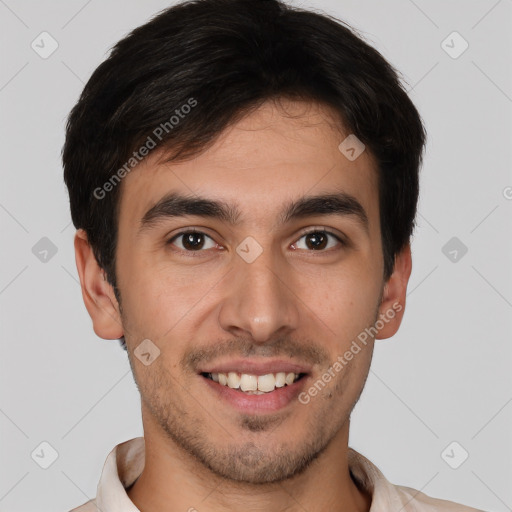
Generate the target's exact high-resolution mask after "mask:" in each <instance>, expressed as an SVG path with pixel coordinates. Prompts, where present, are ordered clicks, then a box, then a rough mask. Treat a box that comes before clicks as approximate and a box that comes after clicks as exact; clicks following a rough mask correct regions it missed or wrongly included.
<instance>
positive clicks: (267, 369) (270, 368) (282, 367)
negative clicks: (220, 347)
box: [199, 359, 311, 375]
mask: <svg viewBox="0 0 512 512" xmlns="http://www.w3.org/2000/svg"><path fill="white" fill-rule="evenodd" d="M310 371H311V367H310V366H308V365H305V364H301V363H294V362H291V361H286V360H284V359H272V360H264V359H263V360H262V359H260V360H257V359H231V360H229V361H224V362H218V363H212V364H211V365H208V366H206V365H205V367H204V368H202V369H200V370H199V373H226V374H227V373H229V372H238V373H246V374H248V375H267V374H268V373H278V372H285V373H297V374H299V373H309V372H310Z"/></svg>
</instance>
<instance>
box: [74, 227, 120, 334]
mask: <svg viewBox="0 0 512 512" xmlns="http://www.w3.org/2000/svg"><path fill="white" fill-rule="evenodd" d="M75 259H76V266H77V269H78V275H79V276H80V285H81V287H82V297H83V299H84V303H85V307H86V308H87V311H88V312H89V316H90V317H91V319H92V323H93V328H94V332H95V333H96V334H97V335H98V336H99V337H100V338H103V339H106V340H114V339H118V338H120V337H121V336H123V326H122V323H121V315H120V312H119V304H118V302H117V299H116V297H115V294H114V289H113V288H112V285H111V284H110V283H109V282H108V281H107V278H106V274H105V271H104V270H103V269H102V268H101V267H100V266H99V265H98V262H97V261H96V257H95V256H94V253H93V250H92V248H91V246H90V245H89V241H88V239H87V233H86V232H85V231H84V230H83V229H79V230H78V231H77V232H76V234H75Z"/></svg>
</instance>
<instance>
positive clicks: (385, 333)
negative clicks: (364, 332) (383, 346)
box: [376, 244, 412, 340]
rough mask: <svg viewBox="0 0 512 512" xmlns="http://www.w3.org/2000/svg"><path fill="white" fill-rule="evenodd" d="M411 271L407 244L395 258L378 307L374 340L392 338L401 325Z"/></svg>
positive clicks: (409, 252) (409, 250) (410, 258)
mask: <svg viewBox="0 0 512 512" xmlns="http://www.w3.org/2000/svg"><path fill="white" fill-rule="evenodd" d="M411 271H412V257H411V247H410V245H409V244H407V245H406V246H405V247H404V248H403V249H402V250H401V251H400V252H399V253H398V254H397V255H396V257H395V266H394V269H393V273H392V274H391V276H390V278H389V279H388V281H387V283H386V285H385V287H384V292H383V294H382V302H381V304H380V307H379V320H381V322H378V326H381V325H382V324H384V325H383V326H382V328H380V327H379V333H378V334H377V335H376V339H380V340H383V339H386V338H390V337H391V336H393V335H394V334H395V333H396V332H397V331H398V328H399V327H400V324H401V323H402V318H403V315H404V312H405V298H406V295H407V283H408V282H409V277H410V275H411Z"/></svg>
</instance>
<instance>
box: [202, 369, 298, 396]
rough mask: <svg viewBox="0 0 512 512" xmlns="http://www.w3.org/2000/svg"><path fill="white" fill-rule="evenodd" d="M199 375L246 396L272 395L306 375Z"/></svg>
mask: <svg viewBox="0 0 512 512" xmlns="http://www.w3.org/2000/svg"><path fill="white" fill-rule="evenodd" d="M201 375H202V376H203V377H205V378H207V379H210V380H213V381H214V382H217V383H218V384H220V385H221V386H225V387H228V388H231V389H234V390H237V391H239V392H241V393H244V394H246V395H263V394H266V393H272V392H273V391H275V390H276V389H279V388H283V387H285V386H291V385H292V384H293V383H295V382H297V381H298V380H300V379H302V378H303V377H305V376H306V373H293V372H288V373H286V372H277V373H268V374H266V375H251V374H248V373H239V372H229V373H206V372H203V373H201Z"/></svg>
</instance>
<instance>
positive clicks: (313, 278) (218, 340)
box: [75, 101, 411, 512]
mask: <svg viewBox="0 0 512 512" xmlns="http://www.w3.org/2000/svg"><path fill="white" fill-rule="evenodd" d="M282 106H285V107H286V108H285V110H283V108H281V107H282ZM288 114H292V115H293V117H291V116H290V115H288ZM339 126H340V124H339V123H337V122H336V118H335V117H334V113H333V112H332V111H330V110H329V109H328V108H327V107H323V106H320V105H317V104H313V103H299V102H292V101H282V102H281V106H279V105H276V104H275V103H274V102H267V103H265V104H264V105H263V106H261V107H260V108H258V109H257V110H256V111H254V112H252V113H251V114H249V115H248V116H246V117H245V118H243V119H242V120H241V121H239V122H237V123H236V124H234V125H232V126H231V127H229V128H228V129H227V130H225V131H224V132H223V133H222V134H221V135H220V137H219V138H218V139H217V140H216V141H215V143H214V144H213V145H212V146H211V147H210V148H209V149H208V150H207V151H205V152H203V153H201V154H200V155H198V156H197V157H196V158H194V159H193V160H189V161H186V162H180V163H165V162H163V158H162V156H163V154H162V152H161V151H159V150H158V149H156V150H154V151H153V152H152V153H151V154H150V155H149V156H148V157H147V158H146V159H145V160H144V161H143V162H142V163H141V164H139V165H138V166H137V168H136V169H135V170H133V171H132V172H131V173H130V174H129V175H127V176H126V177H125V178H124V180H123V182H122V194H121V203H120V215H119V237H118V246H117V268H116V273H117V279H118V287H119V290H120V294H121V299H122V304H121V306H122V309H120V307H119V303H118V302H117V300H116V297H115V295H114V293H113V290H112V287H111V286H110V284H109V283H108V282H107V281H106V279H105V274H104V272H103V270H102V269H101V268H100V267H98V264H97V262H96V260H95V258H94V255H93V254H92V251H91V248H90V246H89V245H88V243H87V236H86V234H85V233H84V232H83V231H82V230H79V231H78V232H77V234H76V237H75V250H76V260H77V266H78V272H79V276H80V281H81V284H82V293H83V297H84V301H85V305H86V307H87V309H88V312H89V314H90V316H91V318H92V320H93V325H94V330H95V332H96V334H97V335H98V336H100V337H101V338H104V339H116V338H119V337H121V336H122V335H124V336H125V340H126V343H127V348H128V353H129V358H130V364H131V366H132V369H133V372H134V377H135V380H136V382H137V385H138V388H139V390H140V393H141V403H142V419H143V426H144V436H145V440H146V464H145V468H144V471H143V473H142V475H141V476H140V477H139V479H138V480H137V482H136V483H135V485H134V486H133V487H132V488H131V489H130V491H129V493H128V494H129V497H130V499H131V500H132V501H133V502H134V503H135V505H136V506H137V507H138V508H139V509H140V510H141V511H142V512H155V511H159V512H171V511H176V510H188V509H189V508H191V507H195V508H196V509H197V510H198V511H200V512H207V511H215V512H219V511H228V510H229V511H242V510H243V511H244V512H246V511H247V510H250V511H259V510H265V511H272V512H278V511H289V512H292V511H303V510H308V511H311V512H313V511H325V510H333V511H340V512H342V511H347V512H348V511H351V512H353V511H368V510H369V508H370V504H371V497H370V496H369V495H368V494H366V493H364V492H362V491H361V490H360V489H358V487H357V485H356V483H355V482H354V481H353V479H352V477H351V475H350V473H349V468H348V460H347V451H348V435H349V424H350V413H351V411H352V409H353V407H354V405H355V404H356V402H357V400H358V399H359V396H360V394H361V392H362V389H363V386H364V384H365V381H366V378H367V375H368V372H369V368H370V363H371V358H372V353H373V347H374V339H371V338H370V339H369V340H368V343H367V345H366V346H362V350H361V351H360V352H359V353H358V354H357V355H355V356H354V358H353V359H352V360H351V361H349V362H348V364H347V365H346V366H344V368H343V370H342V371H340V372H338V373H337V374H336V377H335V378H334V379H333V380H332V381H331V382H330V383H329V384H328V385H327V386H326V387H325V388H324V389H322V390H321V391H320V392H319V393H318V394H317V395H316V396H315V397H313V398H312V399H311V401H310V402H309V403H308V404H307V405H304V404H301V403H299V401H298V400H294V401H292V402H291V403H290V404H288V405H287V406H286V407H284V408H282V409H280V410H278V411H277V412H273V413H265V414H263V413H258V412H257V411H254V412H253V413H248V414H242V413H240V412H238V411H236V410H235V409H233V408H232V406H231V405H230V404H228V403H226V402H224V401H221V400H219V399H218V398H217V397H216V396H215V394H214V393H212V391H211V390H210V389H209V388H208V386H207V385H205V382H204V380H203V377H200V376H199V375H197V373H196V372H195V371H194V369H193V368H191V367H190V366H187V365H185V364H184V359H185V357H186V356H197V355H198V354H201V357H202V359H201V361H203V362H206V363H213V362H216V361H220V359H224V360H225V359H229V358H234V357H243V356H247V355H250V356H251V357H254V359H258V360H265V357H272V358H274V357H275V358H277V357H280V358H284V359H286V360H291V361H299V362H304V363H308V364H311V367H312V371H311V375H310V376H308V379H310V381H309V382H310V383H313V382H315V381H317V380H318V379H319V378H320V377H321V376H322V375H323V374H324V373H325V372H326V371H327V369H328V368H329V367H330V366H331V365H332V363H333V362H334V361H335V360H336V358H337V357H338V356H339V355H342V354H344V353H345V352H346V350H348V348H349V347H350V345H351V343H352V341H353V340H355V339H356V337H357V335H358V334H359V333H361V332H362V331H363V330H364V329H365V328H366V327H369V326H372V325H374V323H375V321H376V320H377V318H378V315H380V314H383V313H385V312H386V311H388V310H390V309H392V305H393V304H397V303H398V304H400V305H401V306H402V308H401V311H399V312H396V314H395V315H394V318H392V319H391V320H389V321H388V322H387V323H385V325H384V327H383V328H382V329H381V330H380V332H379V333H378V335H377V336H376V338H377V339H384V338H388V337H390V336H392V335H393V334H395V332H396V331H397V330H398V328H399V325H400V323H401V320H402V316H403V312H404V309H405V295H406V288H407V282H408V279H409V276H410V273H411V253H410V248H409V246H407V247H405V248H404V249H403V250H402V252H401V253H400V254H399V255H398V257H397V259H396V264H395V269H394V272H393V274H392V276H391V277H390V278H389V279H388V280H387V281H384V279H383V255H382V246H381V233H380V220H379V209H378V188H377V171H376V166H375V161H374V159H373V157H372V155H371V154H370V153H369V151H364V152H363V153H362V154H361V155H360V156H359V157H358V158H357V159H356V160H354V161H349V160H348V159H347V158H346V157H345V156H344V155H343V154H342V153H341V152H340V151H339V150H338V145H339V144H340V142H341V141H342V140H343V139H344V138H345V137H346V136H347V135H348V133H343V131H342V130H340V128H339ZM170 191H178V192H181V193H184V194H198V195H201V196H206V197H208V198H212V199H222V200H224V201H226V202H229V203H236V204H237V205H238V207H239V209H240V210H241V212H242V222H241V223H240V224H239V225H236V226H232V225H229V224H228V223H226V222H224V221H220V220H216V219H208V218H202V217H195V216H194V217H192V216H187V217H180V218H168V219H165V220H163V221H160V222H158V223H157V224H156V225H155V226H154V227H153V228H152V229H151V230H147V231H144V232H142V233H139V232H138V229H139V226H140V221H141V219H142V217H143V215H144V213H145V212H146V211H147V210H148V209H149V208H151V206H153V205H154V204H155V203H156V202H157V201H158V200H159V199H160V198H161V197H162V196H163V195H165V194H166V193H167V192H170ZM339 191H344V192H346V193H349V194H351V195H353V196H354V197H355V198H356V199H357V200H358V201H359V202H360V203H361V205H362V206H363V207H364V209H365V211H366V214H367V216H368V220H369V226H368V227H369V229H368V232H366V231H365V230H364V229H363V228H362V226H361V224H359V223H358V222H357V220H355V219H354V217H353V216H328V215H318V216H317V215H315V216H312V217H307V218H303V219H300V220H294V221H292V222H290V223H288V224H284V225H279V224H278V223H277V222H276V219H277V216H278V213H279V212H280V211H281V209H282V208H283V204H284V203H285V202H286V201H288V200H291V199H298V198H300V197H302V196H304V195H305V194H308V195H309V194H317V193H333V192H339ZM183 228H195V229H196V230H197V231H201V232H203V233H205V234H206V235H208V236H209V237H211V239H209V238H206V239H205V244H206V245H205V248H204V249H203V250H202V252H200V253H199V254H198V252H197V251H196V252H194V253H193V254H192V255H191V252H193V251H189V252H188V253H186V252H185V250H184V248H183V247H184V246H183V245H181V244H183V237H182V238H178V239H175V240H174V245H172V244H169V243H168V241H169V240H170V239H171V238H172V237H173V236H174V235H175V234H176V233H177V232H178V231H179V230H182V229H183ZM304 228H318V229H317V231H319V230H322V229H327V230H329V231H332V232H334V233H335V234H342V235H344V236H345V237H346V239H347V240H348V241H349V243H348V245H347V246H343V245H340V244H339V242H337V240H336V239H334V238H329V247H327V248H325V249H322V250H314V249H311V248H310V247H309V246H307V244H306V242H307V240H308V237H304V236H303V233H302V231H301V230H303V229H304ZM247 236H251V237H253V238H254V239H255V240H256V241H257V242H258V243H259V244H260V246H261V247H262V248H263V252H262V254H261V255H260V256H259V257H258V258H257V259H256V260H255V261H254V262H252V263H250V264H248V263H247V262H246V261H244V260H243V259H242V258H241V257H240V256H239V255H238V254H237V253H236V251H235V250H236V247H237V246H238V245H239V244H240V243H241V242H242V240H244V239H245V238H246V237H247ZM180 251H181V252H180ZM144 339H150V340H151V341H152V342H153V343H154V344H155V345H156V346H157V347H158V348H159V350H160V355H159V357H157V358H156V359H155V360H154V361H153V362H152V363H151V364H150V365H149V366H146V365H144V364H142V363H141V362H140V361H139V359H138V358H136V357H135V356H134V354H133V351H134V350H135V349H136V348H137V346H138V345H139V344H140V343H141V341H142V340H144ZM199 351H201V352H199ZM189 360H190V359H189ZM176 489H179V492H176Z"/></svg>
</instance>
